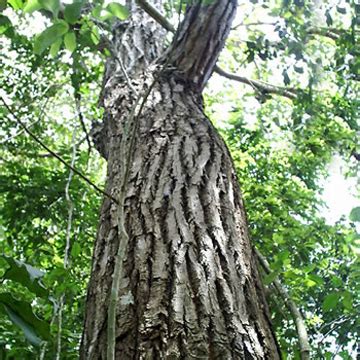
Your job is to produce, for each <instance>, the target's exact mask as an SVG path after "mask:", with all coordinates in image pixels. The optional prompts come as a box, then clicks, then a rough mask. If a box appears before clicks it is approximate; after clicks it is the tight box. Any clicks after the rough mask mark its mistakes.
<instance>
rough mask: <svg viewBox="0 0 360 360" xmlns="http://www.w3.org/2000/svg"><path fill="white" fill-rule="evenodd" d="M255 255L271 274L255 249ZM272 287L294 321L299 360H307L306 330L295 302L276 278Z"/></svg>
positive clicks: (308, 345) (308, 357)
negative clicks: (298, 346)
mask: <svg viewBox="0 0 360 360" xmlns="http://www.w3.org/2000/svg"><path fill="white" fill-rule="evenodd" d="M255 254H256V256H257V257H258V259H259V262H260V264H261V266H262V267H263V268H264V270H265V272H266V273H268V274H269V273H271V269H270V265H269V263H268V262H267V261H266V259H265V258H264V256H262V254H261V253H260V252H259V250H257V249H255ZM273 284H274V287H275V289H276V291H277V292H278V293H279V295H280V296H281V297H282V299H283V300H284V302H285V304H286V306H287V307H288V309H289V311H290V313H291V315H292V317H293V319H294V321H295V324H296V330H297V333H298V339H299V345H300V354H301V360H309V359H310V349H311V347H310V344H309V339H308V334H307V330H306V325H305V321H304V319H303V317H302V315H301V313H300V311H299V309H298V308H297V306H296V304H295V302H294V301H293V300H292V299H291V297H290V295H289V294H288V292H287V291H286V289H285V288H284V287H283V286H282V285H281V283H280V281H279V280H278V279H277V278H276V279H274V281H273Z"/></svg>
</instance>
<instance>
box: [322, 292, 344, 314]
mask: <svg viewBox="0 0 360 360" xmlns="http://www.w3.org/2000/svg"><path fill="white" fill-rule="evenodd" d="M339 298H340V294H339V293H337V292H336V293H330V294H329V295H327V296H326V297H325V299H324V301H323V305H322V307H323V310H324V311H325V312H327V311H329V310H332V309H334V308H335V307H336V305H337V303H338V301H339Z"/></svg>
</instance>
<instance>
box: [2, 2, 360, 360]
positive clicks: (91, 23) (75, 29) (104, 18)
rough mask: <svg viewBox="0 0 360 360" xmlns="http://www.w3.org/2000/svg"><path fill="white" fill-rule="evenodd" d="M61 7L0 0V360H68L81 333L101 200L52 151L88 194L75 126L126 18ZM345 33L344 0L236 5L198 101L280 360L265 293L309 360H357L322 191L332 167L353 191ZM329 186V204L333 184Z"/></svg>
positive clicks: (358, 48) (178, 6) (344, 271)
mask: <svg viewBox="0 0 360 360" xmlns="http://www.w3.org/2000/svg"><path fill="white" fill-rule="evenodd" d="M63 3H65V4H67V5H66V7H65V11H64V14H65V15H64V17H63V19H60V20H59V19H57V20H56V14H58V13H59V9H60V3H59V2H58V1H56V0H51V1H41V0H31V1H22V0H8V1H1V3H0V4H1V5H0V6H1V10H2V12H1V15H0V34H1V40H0V41H1V42H0V44H1V45H0V46H1V57H0V83H1V93H0V95H1V99H2V103H0V106H1V107H0V116H1V128H0V136H1V140H0V143H1V147H0V203H1V212H0V241H1V242H0V251H1V253H2V255H1V258H0V264H1V267H0V269H1V270H0V271H1V273H0V275H1V276H2V286H1V290H0V319H1V321H0V358H4V359H19V358H21V359H27V358H28V359H34V354H36V356H38V358H41V359H47V358H49V359H50V358H54V357H55V358H62V359H73V358H77V352H78V347H79V339H80V336H81V331H82V324H83V314H84V311H83V307H84V298H85V293H86V285H87V283H88V278H89V272H90V265H91V254H92V248H93V242H94V239H95V235H96V227H97V222H98V209H99V207H100V200H101V197H102V194H101V193H100V192H99V191H97V190H96V189H94V188H93V187H92V186H91V185H89V184H88V183H87V182H85V181H83V179H82V178H81V177H79V176H78V175H77V174H76V173H74V171H72V170H71V169H69V168H68V167H67V166H65V165H64V164H63V163H61V162H60V161H59V160H58V158H57V157H60V158H62V159H64V160H65V161H66V162H67V163H68V164H71V166H72V167H75V168H76V169H78V170H79V171H81V173H83V174H86V177H87V178H88V179H90V181H91V182H92V183H93V184H97V186H98V187H99V188H102V187H103V183H104V179H105V169H106V166H105V163H104V161H103V160H102V159H101V158H100V156H99V155H98V154H97V152H96V150H95V149H94V147H93V144H92V140H91V135H90V132H91V131H90V129H91V127H92V126H93V125H92V124H93V123H94V122H96V121H99V120H100V119H101V117H102V109H101V107H99V106H98V97H99V93H100V88H101V81H102V74H103V71H104V59H105V58H106V56H108V55H109V52H110V51H111V49H109V48H107V47H106V44H107V40H108V39H109V38H111V35H110V34H111V24H112V23H113V22H114V21H117V20H118V19H120V20H124V19H126V17H127V10H126V8H125V7H124V6H123V5H121V4H118V3H113V2H110V1H108V2H103V1H90V2H85V1H75V2H71V1H68V2H65V1H64V2H63ZM184 6H185V4H182V3H179V2H177V1H169V2H165V3H164V7H163V9H161V13H162V14H163V15H164V16H165V17H166V18H167V20H168V22H169V23H171V24H173V26H174V27H176V25H177V23H178V21H179V20H181V17H182V12H183V11H184ZM85 8H86V9H87V10H86V11H85ZM66 9H68V10H66ZM45 12H47V13H49V12H50V13H52V14H53V15H54V16H53V18H55V20H54V19H52V20H49V18H48V17H46V16H44V13H45ZM45 15H46V14H45ZM54 21H55V24H57V29H56V31H54V28H53V27H52V26H53V24H54ZM359 25H360V4H359V3H357V2H356V1H316V0H314V1H301V0H294V1H290V0H284V1H261V0H259V1H257V0H251V1H246V2H240V4H239V6H238V15H237V17H236V19H235V20H234V23H233V28H232V31H231V33H230V36H229V38H228V40H227V45H226V48H225V49H224V50H223V52H222V54H221V57H220V59H219V61H218V68H217V73H216V74H214V75H213V77H212V79H211V80H210V83H209V84H208V86H207V88H206V90H205V94H204V100H205V106H206V111H207V114H208V115H209V117H210V119H211V120H212V121H213V123H215V124H216V126H217V127H218V129H219V131H220V132H221V134H222V136H223V137H224V139H225V141H226V143H227V145H228V147H229V149H230V151H231V154H232V157H233V159H234V162H235V166H236V169H237V173H238V178H239V181H240V184H241V188H242V192H243V196H244V199H245V204H246V209H247V213H248V219H249V225H250V228H251V237H252V241H253V244H254V246H256V248H257V249H258V250H259V251H260V253H261V254H262V256H263V257H265V258H266V259H267V262H268V263H269V268H266V266H265V268H264V267H263V268H261V269H262V275H263V279H264V283H265V284H266V285H267V290H268V291H267V296H268V301H269V304H270V309H271V315H272V321H273V324H274V328H275V330H276V334H277V338H278V340H279V342H280V346H281V349H282V352H283V354H284V358H289V359H297V358H299V356H300V354H299V345H298V336H297V332H296V327H295V324H294V319H293V314H292V313H291V311H290V310H289V306H288V303H286V302H284V301H283V300H282V297H281V296H280V295H279V291H278V290H277V288H276V283H280V284H281V287H282V289H286V291H287V293H288V296H289V298H290V299H291V301H292V302H293V303H295V304H296V306H297V308H298V309H299V310H300V313H301V315H302V317H303V318H304V319H305V323H306V327H307V331H308V334H309V338H310V344H311V346H312V356H313V358H319V359H322V358H324V359H333V358H336V359H354V358H355V357H356V356H357V355H356V354H357V351H359V350H358V349H357V348H356V347H357V344H359V343H360V341H359V328H360V320H359V318H360V317H359V313H360V312H359V301H360V288H359V280H360V269H359V255H360V235H359V234H358V232H359V221H360V207H356V206H355V205H354V208H353V209H352V210H351V211H350V210H349V212H348V213H347V214H344V216H341V217H339V218H337V219H335V221H331V222H330V221H328V220H327V219H329V216H328V214H327V213H328V212H331V211H332V210H331V209H328V208H326V204H325V203H324V200H326V199H324V197H323V196H322V190H323V187H324V184H325V183H326V181H327V180H326V179H327V178H328V177H329V176H331V173H330V172H329V169H331V168H330V167H329V165H330V164H331V163H332V161H334V158H336V159H337V161H340V162H341V163H342V167H343V174H344V176H345V177H346V178H347V179H349V182H348V183H349V184H351V185H352V189H350V191H351V194H352V199H353V200H354V199H356V198H357V199H358V196H359V178H358V174H359V173H358V171H359V160H360V148H359V143H358V135H359V122H358V116H359V103H360V100H359V85H358V84H359V80H360V74H359V73H360V57H359V54H360V45H359V34H360V31H359V28H358V26H359ZM51 27H52V28H51ZM49 29H53V30H49ZM171 36H172V35H171V33H169V42H170V41H171ZM104 39H105V40H104ZM24 125H25V126H26V127H27V129H30V130H31V132H32V133H33V135H35V137H36V138H37V139H41V141H42V142H43V143H45V144H46V145H47V146H48V147H49V148H51V150H52V153H50V152H48V151H46V150H44V148H43V147H42V146H41V145H40V144H39V142H37V141H34V139H33V138H32V137H31V136H29V134H28V133H27V132H26V131H25V130H24ZM54 155H55V156H54ZM339 159H340V160H339ZM333 191H334V192H336V193H334V194H329V195H328V196H334V198H336V199H338V200H337V201H338V206H339V207H341V205H340V202H341V197H344V196H345V195H343V194H346V189H343V188H339V189H335V190H333ZM339 194H340V196H339ZM355 203H356V200H355V201H354V204H355Z"/></svg>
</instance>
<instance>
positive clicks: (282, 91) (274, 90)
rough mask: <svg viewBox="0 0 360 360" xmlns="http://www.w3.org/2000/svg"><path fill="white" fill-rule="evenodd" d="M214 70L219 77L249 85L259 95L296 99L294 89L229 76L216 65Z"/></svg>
mask: <svg viewBox="0 0 360 360" xmlns="http://www.w3.org/2000/svg"><path fill="white" fill-rule="evenodd" d="M214 70H215V72H217V73H218V74H219V75H221V76H224V77H226V78H227V79H230V80H236V81H239V82H242V83H244V84H247V85H250V86H252V87H253V88H256V89H257V90H258V91H260V92H261V93H264V94H276V95H282V96H285V97H287V98H289V99H292V100H293V99H295V98H296V90H295V89H291V88H285V87H280V86H275V85H271V84H268V83H266V82H264V81H259V80H252V79H248V78H246V77H244V76H239V75H235V74H231V73H228V72H226V71H225V70H223V69H221V68H219V67H218V66H217V65H215V68H214Z"/></svg>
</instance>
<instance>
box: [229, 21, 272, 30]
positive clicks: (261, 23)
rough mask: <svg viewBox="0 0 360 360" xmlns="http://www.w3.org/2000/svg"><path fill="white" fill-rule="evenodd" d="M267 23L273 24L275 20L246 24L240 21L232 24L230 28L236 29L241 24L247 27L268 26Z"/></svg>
mask: <svg viewBox="0 0 360 360" xmlns="http://www.w3.org/2000/svg"><path fill="white" fill-rule="evenodd" d="M269 25H270V26H271V25H272V26H275V25H276V22H252V23H247V24H244V23H240V24H238V25H235V26H233V27H232V28H231V30H236V29H238V28H239V27H241V26H244V27H247V26H269Z"/></svg>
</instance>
